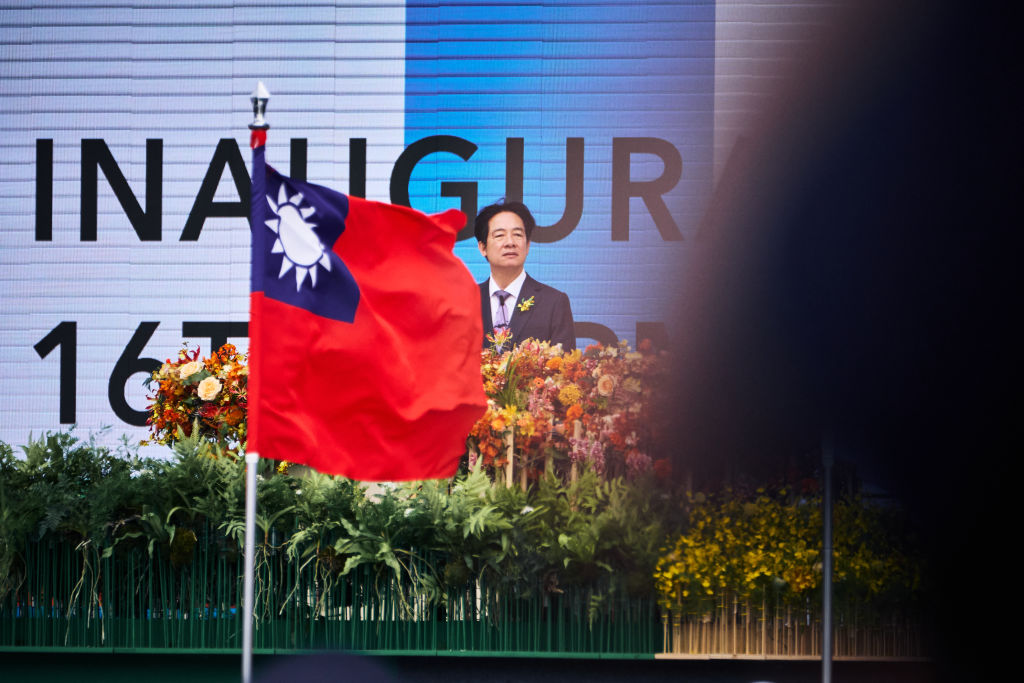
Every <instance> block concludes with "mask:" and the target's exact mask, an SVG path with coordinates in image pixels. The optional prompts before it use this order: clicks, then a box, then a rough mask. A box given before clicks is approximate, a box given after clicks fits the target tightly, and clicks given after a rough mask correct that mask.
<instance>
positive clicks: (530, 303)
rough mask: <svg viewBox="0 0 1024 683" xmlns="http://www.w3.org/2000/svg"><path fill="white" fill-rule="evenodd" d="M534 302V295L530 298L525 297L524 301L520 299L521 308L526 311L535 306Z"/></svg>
mask: <svg viewBox="0 0 1024 683" xmlns="http://www.w3.org/2000/svg"><path fill="white" fill-rule="evenodd" d="M533 303H534V302H533V297H532V296H531V297H530V298H529V299H525V300H523V301H520V302H519V310H520V311H523V312H524V313H525V312H526V311H528V310H530V309H531V308H533Z"/></svg>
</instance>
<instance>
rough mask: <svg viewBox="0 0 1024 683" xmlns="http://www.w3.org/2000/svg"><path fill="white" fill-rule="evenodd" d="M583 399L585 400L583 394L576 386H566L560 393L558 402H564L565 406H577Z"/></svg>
mask: <svg viewBox="0 0 1024 683" xmlns="http://www.w3.org/2000/svg"><path fill="white" fill-rule="evenodd" d="M581 398H583V394H582V392H580V388H579V387H578V386H576V385H575V384H566V385H565V386H564V387H562V389H561V390H560V391H559V392H558V400H559V401H561V402H562V405H563V406H572V405H576V404H577V403H579V402H580V399H581Z"/></svg>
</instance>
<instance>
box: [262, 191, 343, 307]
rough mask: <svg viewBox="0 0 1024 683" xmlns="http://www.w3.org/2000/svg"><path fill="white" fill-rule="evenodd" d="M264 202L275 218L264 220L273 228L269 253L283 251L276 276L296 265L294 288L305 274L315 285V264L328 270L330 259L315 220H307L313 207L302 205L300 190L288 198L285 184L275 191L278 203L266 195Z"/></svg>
mask: <svg viewBox="0 0 1024 683" xmlns="http://www.w3.org/2000/svg"><path fill="white" fill-rule="evenodd" d="M267 203H268V204H270V208H271V209H272V210H273V211H274V214H275V215H276V216H277V218H271V219H270V220H268V221H267V227H268V228H270V229H271V230H273V231H274V233H275V234H276V235H277V239H276V240H275V241H274V246H273V247H272V248H271V250H270V252H271V253H272V254H284V256H283V257H282V258H281V272H280V273H278V275H277V277H278V279H280V278H283V277H284V275H285V273H287V272H288V271H289V270H291V269H292V268H295V291H296V292H297V291H299V290H300V289H301V288H302V283H303V282H305V280H306V276H307V275H308V276H309V281H310V285H311V286H312V287H316V266H317V264H320V266H321V267H322V268H323V269H324V270H327V271H330V270H331V261H330V258H329V256H328V255H327V248H326V247H325V246H324V245H323V243H322V242H321V241H320V238H319V237H317V236H316V233H315V232H313V228H314V227H316V223H310V222H308V221H307V220H306V219H307V218H309V217H310V216H312V215H313V214H314V213H316V209H314V208H313V207H312V206H302V193H301V192H296V193H295V194H294V195H292V196H291V197H290V198H289V197H288V193H287V192H286V191H285V187H284V185H281V189H280V190H279V191H278V193H277V203H276V204H275V203H274V200H273V199H271V198H270V197H269V196H268V197H267Z"/></svg>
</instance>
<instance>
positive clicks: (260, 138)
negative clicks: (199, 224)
mask: <svg viewBox="0 0 1024 683" xmlns="http://www.w3.org/2000/svg"><path fill="white" fill-rule="evenodd" d="M249 99H250V100H251V101H252V113H253V122H252V123H250V124H249V129H250V130H251V131H252V133H251V138H250V146H251V147H252V149H253V155H252V192H251V193H250V195H249V219H250V224H251V225H250V228H251V231H252V241H253V249H252V265H251V267H252V272H253V280H254V281H255V279H256V274H257V273H258V272H260V271H261V269H262V265H263V264H262V258H263V249H262V248H260V242H261V240H260V236H261V232H260V227H262V223H263V222H262V221H261V220H259V219H260V216H261V215H262V213H263V206H264V204H265V203H266V200H264V199H263V195H264V194H265V193H266V190H265V187H266V170H265V164H266V160H265V157H264V149H263V148H264V145H265V143H266V139H267V129H268V128H270V125H269V124H268V123H267V121H266V119H265V118H264V114H265V113H266V110H267V102H269V101H270V93H269V92H267V89H266V88H264V87H263V82H262V81H260V82H258V83H257V84H256V90H254V91H253V93H252V96H251V97H250V98H249ZM254 312H255V311H254V310H253V306H252V304H251V302H250V308H249V328H250V329H249V369H250V377H249V389H250V398H255V399H256V400H254V401H250V403H249V422H248V429H249V432H248V444H251V446H252V448H251V450H250V449H246V453H245V552H244V553H243V556H242V557H243V562H245V578H244V580H243V591H244V594H243V596H242V683H252V633H253V612H254V609H253V606H254V599H255V594H256V590H255V583H256V581H255V578H256V577H255V574H256V467H257V465H258V464H259V461H260V456H259V453H258V452H257V448H258V444H257V441H256V436H255V435H256V433H258V428H257V424H258V421H259V420H258V407H257V406H256V405H255V404H257V403H258V400H259V396H258V393H259V353H260V350H259V348H258V347H259V334H260V330H259V322H258V321H254V320H253V318H254V317H255V316H254Z"/></svg>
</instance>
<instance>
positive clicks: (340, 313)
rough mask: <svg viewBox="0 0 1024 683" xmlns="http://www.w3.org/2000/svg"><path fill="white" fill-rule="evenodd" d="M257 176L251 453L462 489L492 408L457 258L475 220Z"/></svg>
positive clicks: (475, 317)
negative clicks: (458, 483) (467, 455)
mask: <svg viewBox="0 0 1024 683" xmlns="http://www.w3.org/2000/svg"><path fill="white" fill-rule="evenodd" d="M262 151H263V150H262V148H260V149H259V150H258V152H260V156H261V157H262ZM259 161H262V159H259ZM259 165H260V166H261V165H262V164H259ZM259 170H260V169H259V168H258V166H257V164H256V163H255V157H254V183H253V194H252V202H253V214H252V215H253V225H252V229H253V288H252V289H253V293H252V298H251V305H250V313H251V314H250V326H249V335H250V373H251V376H250V378H249V444H248V447H249V449H250V450H255V451H256V452H258V453H259V454H260V455H261V456H262V457H269V458H275V459H282V460H288V461H290V462H295V463H300V464H304V465H309V466H311V467H313V468H315V469H317V470H319V471H320V472H324V473H327V474H340V475H344V476H346V477H350V478H353V479H361V480H367V481H397V480H410V479H431V478H441V477H450V476H452V475H454V473H455V470H456V468H457V466H458V461H459V459H460V457H461V455H462V454H463V452H464V451H465V438H466V435H467V434H468V433H469V430H470V428H471V427H472V425H473V423H474V422H475V421H476V420H477V419H479V417H480V415H482V414H483V411H484V408H485V407H486V397H485V395H484V392H483V386H482V382H481V379H480V345H479V340H480V337H481V335H482V323H481V320H480V313H479V309H480V294H479V288H478V287H477V285H476V284H475V282H474V281H473V278H472V276H471V275H470V273H469V271H468V270H467V269H466V266H465V265H464V264H463V263H462V261H461V260H459V259H458V258H457V257H456V256H455V255H454V254H453V253H452V247H453V246H454V244H455V235H456V233H457V232H458V230H459V228H460V227H461V226H462V225H463V224H464V223H465V216H464V214H462V212H460V211H456V210H450V211H447V212H445V213H443V214H440V215H438V216H427V215H425V214H423V213H420V212H418V211H415V210H413V209H409V208H406V207H401V206H393V205H390V204H383V203H379V202H373V201H367V200H364V199H360V198H357V197H345V195H341V194H339V193H336V192H333V191H332V190H328V189H326V188H322V187H318V186H315V185H311V184H309V183H302V182H299V181H295V180H292V179H289V178H285V177H283V176H280V175H279V174H277V173H276V172H275V171H273V170H272V169H270V168H267V171H266V176H265V185H264V183H260V182H259V179H257V174H258V173H259ZM261 186H262V187H261ZM260 202H262V203H263V204H264V207H263V208H260V207H257V204H258V203H260ZM258 214H259V215H258ZM339 220H340V224H339ZM332 240H333V243H332ZM257 250H259V253H257ZM321 252H322V253H321ZM257 269H259V272H257ZM343 271H344V272H343ZM325 298H326V301H324V299H325Z"/></svg>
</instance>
